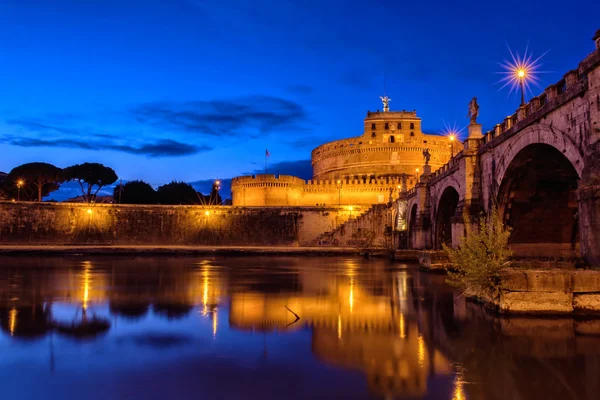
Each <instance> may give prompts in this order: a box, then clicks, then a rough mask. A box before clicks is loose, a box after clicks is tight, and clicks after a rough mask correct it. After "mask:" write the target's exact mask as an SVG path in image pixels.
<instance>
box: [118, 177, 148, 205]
mask: <svg viewBox="0 0 600 400" xmlns="http://www.w3.org/2000/svg"><path fill="white" fill-rule="evenodd" d="M113 199H114V200H113V201H114V202H115V203H120V204H156V203H157V200H158V195H157V194H156V191H155V190H154V188H152V186H150V184H149V183H146V182H144V181H129V182H127V183H125V184H123V185H118V186H117V187H115V189H114V191H113Z"/></svg>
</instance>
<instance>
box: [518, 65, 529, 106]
mask: <svg viewBox="0 0 600 400" xmlns="http://www.w3.org/2000/svg"><path fill="white" fill-rule="evenodd" d="M517 79H518V80H519V86H521V107H523V106H524V105H525V79H527V74H526V72H525V69H524V68H519V69H518V70H517Z"/></svg>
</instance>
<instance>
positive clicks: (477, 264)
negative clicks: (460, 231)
mask: <svg viewBox="0 0 600 400" xmlns="http://www.w3.org/2000/svg"><path fill="white" fill-rule="evenodd" d="M464 219H465V227H466V234H465V235H464V236H463V237H462V240H461V245H460V246H459V247H458V248H457V249H451V248H449V247H448V246H446V245H445V244H444V245H443V247H444V250H445V251H446V253H447V254H448V257H449V258H450V261H451V262H452V264H453V265H452V269H451V270H449V271H448V275H449V278H448V283H449V284H451V285H453V286H457V287H459V288H461V289H462V290H463V291H464V292H467V293H469V294H473V295H475V296H477V297H480V296H482V295H495V293H496V291H497V290H498V288H499V286H500V272H501V271H502V269H504V268H506V267H507V266H508V258H509V257H510V256H511V252H510V250H509V249H508V239H509V237H510V229H509V228H507V227H505V226H504V224H503V223H502V221H501V220H500V218H499V217H498V210H497V209H496V208H495V207H494V208H492V210H491V212H490V213H489V214H488V215H487V216H482V217H481V218H480V219H479V224H478V229H476V230H475V229H472V225H471V221H470V220H469V218H468V215H465V217H464Z"/></svg>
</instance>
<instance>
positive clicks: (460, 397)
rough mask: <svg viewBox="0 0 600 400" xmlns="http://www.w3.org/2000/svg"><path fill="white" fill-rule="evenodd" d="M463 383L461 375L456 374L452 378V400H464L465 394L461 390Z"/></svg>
mask: <svg viewBox="0 0 600 400" xmlns="http://www.w3.org/2000/svg"><path fill="white" fill-rule="evenodd" d="M464 383H465V381H464V380H463V379H462V373H457V374H456V376H455V377H454V392H453V393H452V400H465V399H466V398H467V396H465V392H464V389H463V385H464Z"/></svg>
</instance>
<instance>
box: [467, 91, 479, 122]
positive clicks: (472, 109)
mask: <svg viewBox="0 0 600 400" xmlns="http://www.w3.org/2000/svg"><path fill="white" fill-rule="evenodd" d="M478 116H479V104H477V97H473V98H472V99H471V102H470V103H469V115H467V118H471V123H472V124H476V123H477V117H478Z"/></svg>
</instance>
